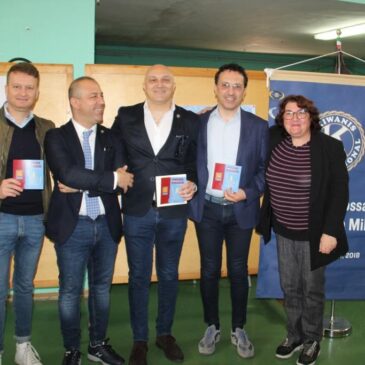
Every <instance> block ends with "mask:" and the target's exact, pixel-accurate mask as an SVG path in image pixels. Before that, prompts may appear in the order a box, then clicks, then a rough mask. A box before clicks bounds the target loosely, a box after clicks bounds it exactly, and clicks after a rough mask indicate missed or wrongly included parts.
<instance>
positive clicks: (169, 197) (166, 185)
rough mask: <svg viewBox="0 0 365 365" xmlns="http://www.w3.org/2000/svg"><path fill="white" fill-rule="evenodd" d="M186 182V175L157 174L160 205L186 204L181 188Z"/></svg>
mask: <svg viewBox="0 0 365 365" xmlns="http://www.w3.org/2000/svg"><path fill="white" fill-rule="evenodd" d="M185 183H186V175H185V174H181V175H165V176H156V200H157V201H156V203H157V206H158V207H164V206H169V205H179V204H186V201H185V200H184V199H183V198H182V197H181V196H180V194H179V189H180V187H181V185H183V184H185Z"/></svg>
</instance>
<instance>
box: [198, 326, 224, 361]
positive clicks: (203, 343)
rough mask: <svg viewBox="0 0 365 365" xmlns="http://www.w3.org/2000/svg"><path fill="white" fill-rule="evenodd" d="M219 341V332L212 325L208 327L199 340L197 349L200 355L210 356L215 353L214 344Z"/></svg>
mask: <svg viewBox="0 0 365 365" xmlns="http://www.w3.org/2000/svg"><path fill="white" fill-rule="evenodd" d="M220 339H221V331H220V330H217V328H216V327H215V325H214V324H212V325H211V326H209V327H208V328H207V329H206V330H205V332H204V336H203V338H202V339H201V340H200V342H199V345H198V348H199V352H200V353H201V354H202V355H211V354H213V353H214V351H215V344H216V343H217V342H219V340H220Z"/></svg>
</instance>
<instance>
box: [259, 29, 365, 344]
mask: <svg viewBox="0 0 365 365" xmlns="http://www.w3.org/2000/svg"><path fill="white" fill-rule="evenodd" d="M340 35H341V33H340V32H338V33H337V36H338V37H337V40H336V49H337V50H336V51H335V52H331V53H328V54H325V55H322V56H318V57H313V58H310V59H307V60H303V61H299V62H295V63H292V64H289V65H284V66H281V67H278V68H276V69H265V73H266V75H267V79H266V80H267V86H268V87H269V84H270V79H271V76H272V74H273V72H274V71H275V70H280V69H285V68H288V67H291V66H295V65H298V64H302V63H306V62H310V61H313V60H316V59H319V58H323V57H327V56H331V55H336V56H337V65H336V73H337V74H342V73H349V72H348V70H347V68H346V66H345V64H344V62H343V55H346V56H349V57H351V58H354V59H356V60H358V61H360V62H363V63H365V60H363V59H361V58H358V57H356V56H354V55H351V54H349V53H346V52H344V51H343V50H342V42H341V39H340ZM351 332H352V326H351V324H350V322H349V321H347V320H346V319H343V318H338V317H337V318H336V317H335V301H334V300H332V301H331V315H330V316H329V317H328V316H326V317H325V319H324V320H323V335H324V337H329V338H341V337H345V336H349V335H350V334H351Z"/></svg>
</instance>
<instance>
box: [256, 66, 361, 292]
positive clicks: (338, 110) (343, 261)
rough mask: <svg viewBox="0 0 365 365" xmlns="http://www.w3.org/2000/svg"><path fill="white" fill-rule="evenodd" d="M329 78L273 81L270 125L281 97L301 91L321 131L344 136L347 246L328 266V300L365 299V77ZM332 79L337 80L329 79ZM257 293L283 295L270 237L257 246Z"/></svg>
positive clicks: (333, 76) (340, 136)
mask: <svg viewBox="0 0 365 365" xmlns="http://www.w3.org/2000/svg"><path fill="white" fill-rule="evenodd" d="M293 74H296V73H294V72H293ZM298 74H300V73H298ZM328 78H329V79H330V81H329V82H328V83H326V82H316V81H315V80H316V74H312V77H311V80H313V82H303V81H285V80H271V81H270V106H269V123H270V125H272V124H274V118H275V115H276V111H277V107H278V104H279V103H280V100H281V99H282V98H283V97H285V96H287V95H290V94H296V95H298V94H301V95H304V96H305V97H307V98H309V99H311V100H313V101H314V103H315V105H316V106H317V108H318V109H319V111H320V113H321V125H322V131H323V132H324V133H326V134H329V135H331V136H332V137H334V138H337V139H340V140H342V142H343V144H344V147H345V151H346V155H347V160H346V165H347V168H348V170H349V175H350V200H349V204H348V207H347V214H346V218H345V221H344V225H345V228H346V231H347V236H348V240H349V247H350V248H349V252H348V253H347V255H346V256H344V257H341V258H340V259H339V260H337V261H336V262H334V263H332V264H330V265H328V266H327V269H326V298H327V299H365V161H364V151H365V137H364V128H365V78H364V77H361V76H359V77H358V78H357V79H363V81H362V83H363V85H364V86H361V85H359V84H360V83H359V82H357V85H353V84H352V82H351V80H353V79H354V76H342V75H331V74H329V75H328ZM334 78H336V80H338V82H337V83H333V82H334V81H333V79H334ZM299 79H302V77H299ZM308 81H310V80H308ZM349 81H350V82H349ZM256 295H257V297H258V298H282V297H283V294H282V291H281V289H280V284H279V275H278V264H277V254H276V241H275V236H274V235H273V238H272V240H271V242H269V243H268V244H267V245H264V244H263V242H261V244H260V263H259V274H258V284H257V292H256Z"/></svg>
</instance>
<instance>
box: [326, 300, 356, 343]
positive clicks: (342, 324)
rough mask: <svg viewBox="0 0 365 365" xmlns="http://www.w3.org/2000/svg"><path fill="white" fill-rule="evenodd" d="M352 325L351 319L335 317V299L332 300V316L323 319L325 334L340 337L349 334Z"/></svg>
mask: <svg viewBox="0 0 365 365" xmlns="http://www.w3.org/2000/svg"><path fill="white" fill-rule="evenodd" d="M351 332H352V327H351V324H350V322H349V321H347V320H346V319H344V318H338V317H337V318H336V317H335V301H334V300H332V301H331V316H330V317H327V318H325V319H324V320H323V336H325V337H329V338H336V337H337V338H338V337H345V336H349V335H350V334H351Z"/></svg>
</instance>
